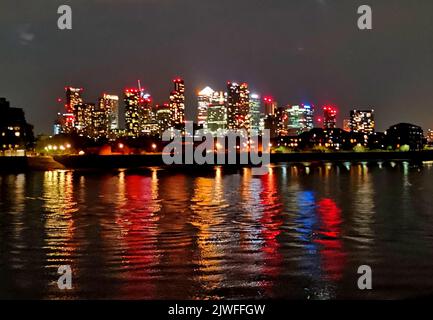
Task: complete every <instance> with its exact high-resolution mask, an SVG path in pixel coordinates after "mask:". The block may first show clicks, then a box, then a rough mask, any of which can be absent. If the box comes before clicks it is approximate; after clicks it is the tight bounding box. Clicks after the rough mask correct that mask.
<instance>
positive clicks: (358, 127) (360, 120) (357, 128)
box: [350, 110, 375, 135]
mask: <svg viewBox="0 0 433 320" xmlns="http://www.w3.org/2000/svg"><path fill="white" fill-rule="evenodd" d="M350 130H351V131H352V132H359V133H364V134H366V135H370V134H372V133H374V130H375V122H374V110H352V111H351V112H350Z"/></svg>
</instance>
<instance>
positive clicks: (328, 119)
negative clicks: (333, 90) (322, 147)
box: [323, 106, 337, 129]
mask: <svg viewBox="0 0 433 320" xmlns="http://www.w3.org/2000/svg"><path fill="white" fill-rule="evenodd" d="M323 127H324V128H325V129H335V128H336V127H337V109H336V108H334V107H332V106H324V107H323Z"/></svg>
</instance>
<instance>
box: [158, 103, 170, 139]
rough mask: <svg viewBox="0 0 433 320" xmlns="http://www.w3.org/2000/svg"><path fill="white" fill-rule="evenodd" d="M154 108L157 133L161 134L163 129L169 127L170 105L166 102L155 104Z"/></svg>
mask: <svg viewBox="0 0 433 320" xmlns="http://www.w3.org/2000/svg"><path fill="white" fill-rule="evenodd" d="M155 109H156V110H155V114H156V123H157V127H158V128H157V130H158V134H159V135H160V136H162V134H163V133H164V131H166V130H168V129H170V128H171V109H170V105H169V104H168V103H164V104H163V105H156V108H155Z"/></svg>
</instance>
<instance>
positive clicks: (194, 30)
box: [0, 0, 433, 132]
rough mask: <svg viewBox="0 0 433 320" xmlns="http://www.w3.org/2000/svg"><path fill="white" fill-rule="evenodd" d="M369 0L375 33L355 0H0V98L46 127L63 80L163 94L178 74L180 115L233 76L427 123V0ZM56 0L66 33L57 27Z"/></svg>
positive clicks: (430, 119)
mask: <svg viewBox="0 0 433 320" xmlns="http://www.w3.org/2000/svg"><path fill="white" fill-rule="evenodd" d="M368 2H369V4H370V5H371V6H372V8H373V16H374V30H373V31H364V32H361V31H359V30H358V29H357V24H356V21H357V14H356V12H357V8H358V6H359V5H362V4H365V3H364V1H352V0H332V1H330V0H326V1H324V0H322V1H320V0H270V1H263V0H158V1H156V0H126V1H117V0H116V1H114V0H97V1H95V0H93V1H90V0H73V1H60V0H59V1H55V0H45V1H43V2H41V1H27V0H26V1H24V0H3V1H2V2H1V4H0V39H1V41H2V46H1V48H2V50H0V70H1V76H0V96H6V97H8V98H9V99H10V100H11V101H12V103H13V104H14V105H16V106H22V107H24V108H25V110H26V112H27V114H28V118H29V119H30V121H32V122H33V123H34V124H35V125H36V128H37V130H38V131H45V132H49V131H50V130H51V123H52V121H53V119H54V117H55V114H56V112H57V110H58V109H59V107H60V106H58V105H57V104H56V100H57V97H59V96H62V95H63V87H64V86H65V85H66V84H70V85H76V86H82V87H84V88H85V89H86V93H85V95H86V99H87V100H89V101H95V100H96V99H97V97H98V95H100V94H101V93H102V92H105V91H108V92H113V93H117V94H121V92H122V89H123V88H124V87H127V86H131V85H134V84H135V83H136V81H137V79H141V81H142V83H143V85H145V86H146V87H147V88H148V89H149V91H150V92H151V93H152V95H153V96H154V98H155V99H156V100H157V101H164V100H166V99H167V98H168V92H169V91H170V89H171V88H170V85H171V83H170V82H171V79H172V77H174V76H176V75H181V76H183V77H184V78H185V79H186V82H187V86H188V89H189V95H188V106H187V108H188V115H189V117H190V118H191V117H193V116H194V113H195V109H196V104H195V101H194V93H195V92H196V91H197V90H198V89H200V88H201V87H204V86H205V85H210V86H212V87H213V88H214V89H223V88H224V84H225V82H226V81H227V80H235V79H236V80H239V81H248V82H250V84H251V86H252V87H253V89H254V91H257V92H260V93H263V94H271V95H273V96H275V97H277V98H278V100H279V102H280V103H282V104H285V103H299V102H303V101H308V102H311V103H316V104H321V103H326V102H332V103H335V104H337V105H338V106H339V107H340V110H341V112H342V113H343V114H344V115H346V114H347V113H348V111H349V110H350V109H351V108H353V107H355V106H356V107H359V106H374V107H375V109H376V110H377V116H378V122H379V127H380V129H384V128H386V127H387V126H389V125H391V124H393V123H395V122H398V121H409V122H414V123H418V124H421V125H423V126H424V127H433V116H432V115H431V112H430V110H431V108H432V105H433V93H432V87H433V76H432V72H431V70H433V68H432V67H433V63H432V61H433V59H432V57H433V19H432V18H433V10H432V9H433V2H432V1H430V0H413V1H407V0H392V1H390V0H370V1H368ZM61 4H69V5H70V6H71V7H72V10H73V30H71V31H60V30H58V28H57V18H58V15H57V8H58V6H59V5H61ZM23 44H26V45H23ZM340 118H342V117H340Z"/></svg>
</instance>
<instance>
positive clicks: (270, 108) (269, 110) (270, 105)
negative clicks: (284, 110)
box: [263, 97, 278, 116]
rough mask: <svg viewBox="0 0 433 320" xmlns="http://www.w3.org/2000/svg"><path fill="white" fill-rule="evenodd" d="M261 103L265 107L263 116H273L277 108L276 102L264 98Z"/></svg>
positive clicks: (269, 98)
mask: <svg viewBox="0 0 433 320" xmlns="http://www.w3.org/2000/svg"><path fill="white" fill-rule="evenodd" d="M263 102H264V105H265V116H269V115H271V116H273V115H275V113H276V112H277V108H278V105H277V102H276V101H274V99H273V98H271V97H264V98H263Z"/></svg>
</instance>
